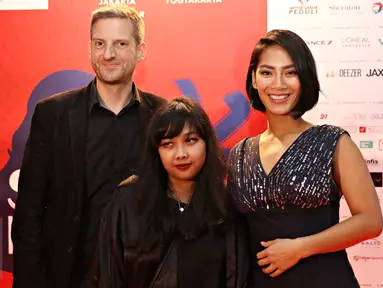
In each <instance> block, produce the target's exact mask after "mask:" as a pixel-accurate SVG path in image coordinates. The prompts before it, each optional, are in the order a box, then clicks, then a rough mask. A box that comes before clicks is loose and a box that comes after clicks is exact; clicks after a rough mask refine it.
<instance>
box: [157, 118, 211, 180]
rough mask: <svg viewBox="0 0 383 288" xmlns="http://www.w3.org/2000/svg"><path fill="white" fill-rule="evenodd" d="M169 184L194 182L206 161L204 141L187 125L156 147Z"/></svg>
mask: <svg viewBox="0 0 383 288" xmlns="http://www.w3.org/2000/svg"><path fill="white" fill-rule="evenodd" d="M158 153H159V155H160V158H161V162H162V164H163V166H164V168H165V170H166V171H167V173H168V177H169V180H170V182H174V181H194V179H195V177H196V176H197V175H198V173H199V172H200V171H201V169H202V167H203V165H204V163H205V159H206V143H205V141H204V140H203V139H202V138H201V137H200V136H199V135H198V134H197V133H195V132H193V130H192V129H190V127H189V126H188V125H185V127H184V128H183V130H182V131H181V133H180V134H178V135H177V136H175V137H173V138H164V139H162V140H161V143H160V146H159V147H158Z"/></svg>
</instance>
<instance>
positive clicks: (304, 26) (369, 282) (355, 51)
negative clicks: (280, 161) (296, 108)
mask: <svg viewBox="0 0 383 288" xmlns="http://www.w3.org/2000/svg"><path fill="white" fill-rule="evenodd" d="M382 3H383V1H379V2H377V1H376V0H372V1H370V0H363V1H361V0H348V1H346V0H337V1H330V0H301V1H300V0H283V1H280V0H268V3H267V5H268V12H267V13H268V15H267V19H268V30H272V29H277V28H279V29H289V30H292V31H294V32H296V33H297V34H299V35H300V36H301V37H302V38H303V39H304V40H305V41H306V43H307V45H308V46H309V48H310V50H311V51H312V53H313V55H314V57H315V59H316V62H317V70H318V76H319V80H320V84H321V89H322V92H323V93H322V94H321V95H320V100H319V103H318V105H317V106H316V107H315V108H314V109H313V110H312V111H309V112H308V113H307V114H305V116H304V118H305V119H306V120H308V121H310V122H313V123H316V124H324V123H328V124H333V125H337V126H340V127H343V128H344V129H346V130H347V131H348V132H349V133H350V135H351V137H352V139H353V140H354V142H355V143H356V145H357V146H358V147H359V148H360V151H361V152H362V154H363V156H364V158H365V160H366V163H367V165H368V168H369V170H370V173H371V177H372V179H373V182H374V184H375V186H376V190H377V193H378V197H379V198H380V199H379V200H380V203H381V205H382V201H383V188H382V186H383V183H382V178H383V177H382V176H383V173H382V172H383V100H382V99H383V98H382V96H383V95H382V92H381V91H382V84H383V36H382V32H381V31H382V28H383V4H382ZM348 217H350V211H349V209H348V206H347V203H346V201H345V199H344V198H342V200H341V209H340V220H341V221H343V220H345V219H347V218H348ZM382 243H383V235H380V236H379V237H377V238H376V239H371V240H368V241H364V242H362V243H360V244H358V245H355V246H354V247H351V248H349V249H348V255H349V259H350V263H351V264H352V266H353V268H354V270H355V273H356V276H357V278H358V280H359V282H360V285H361V287H383V274H382V273H381V270H382V265H383V244H382Z"/></svg>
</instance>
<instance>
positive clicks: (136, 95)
mask: <svg viewBox="0 0 383 288" xmlns="http://www.w3.org/2000/svg"><path fill="white" fill-rule="evenodd" d="M132 93H133V97H132V99H131V100H130V102H129V103H128V104H127V105H126V106H125V107H124V109H125V108H126V107H129V106H131V105H133V104H134V103H135V102H138V103H140V104H141V101H142V99H141V95H140V92H139V91H138V89H137V87H136V84H135V83H134V82H133V83H132ZM95 104H98V105H100V106H101V107H103V108H105V109H108V108H107V107H106V106H105V104H104V103H103V102H102V99H101V97H100V94H98V91H97V87H96V79H94V80H93V81H92V84H91V90H90V101H89V107H88V113H89V114H90V113H91V111H92V109H93V107H94V105H95Z"/></svg>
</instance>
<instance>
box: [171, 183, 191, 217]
mask: <svg viewBox="0 0 383 288" xmlns="http://www.w3.org/2000/svg"><path fill="white" fill-rule="evenodd" d="M192 189H193V190H192V192H191V195H190V199H189V202H188V203H186V204H185V206H184V207H182V206H183V205H182V204H181V201H179V200H178V198H177V196H176V194H175V193H174V192H173V191H172V190H171V189H170V188H168V190H169V192H170V194H171V195H172V196H173V198H174V200H176V201H177V206H178V210H179V211H180V212H181V213H183V212H185V211H186V210H187V209H188V207H189V204H190V200H191V198H192V196H193V193H194V187H193V188H192Z"/></svg>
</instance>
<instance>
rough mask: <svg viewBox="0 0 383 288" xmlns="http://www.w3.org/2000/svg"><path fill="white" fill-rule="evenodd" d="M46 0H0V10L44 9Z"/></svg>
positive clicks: (46, 7) (46, 6)
mask: <svg viewBox="0 0 383 288" xmlns="http://www.w3.org/2000/svg"><path fill="white" fill-rule="evenodd" d="M46 9H48V0H0V10H46Z"/></svg>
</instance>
